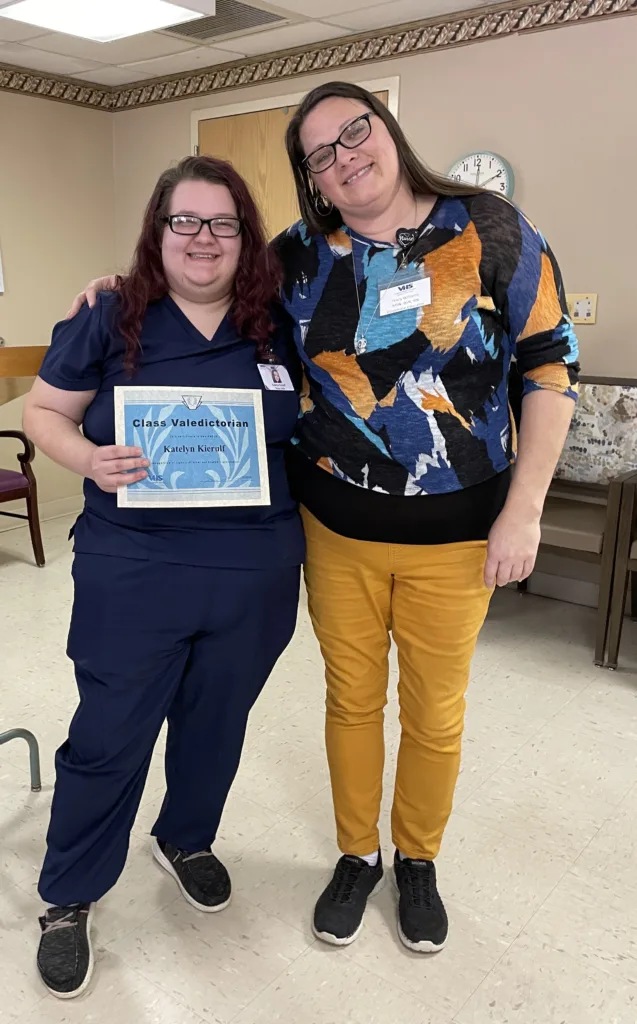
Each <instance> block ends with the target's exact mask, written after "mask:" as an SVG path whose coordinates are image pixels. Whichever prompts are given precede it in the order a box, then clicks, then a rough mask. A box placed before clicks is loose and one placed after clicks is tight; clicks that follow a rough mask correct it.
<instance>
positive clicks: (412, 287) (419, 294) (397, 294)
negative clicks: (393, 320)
mask: <svg viewBox="0 0 637 1024" xmlns="http://www.w3.org/2000/svg"><path fill="white" fill-rule="evenodd" d="M378 290H379V296H380V303H379V307H380V308H379V313H380V316H389V315H390V314H391V313H402V312H403V310H406V309H420V308H421V307H422V306H430V305H431V274H430V273H428V271H426V270H423V269H422V268H419V269H417V270H399V271H398V273H397V274H396V275H395V277H394V278H393V279H392V280H391V281H381V282H380V284H379V286H378Z"/></svg>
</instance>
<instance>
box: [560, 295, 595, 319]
mask: <svg viewBox="0 0 637 1024" xmlns="http://www.w3.org/2000/svg"><path fill="white" fill-rule="evenodd" d="M566 304H567V306H568V311H569V314H570V317H571V320H572V321H573V323H574V324H594V323H597V295H596V294H595V293H594V292H581V293H577V294H575V293H572V294H569V295H567V296H566Z"/></svg>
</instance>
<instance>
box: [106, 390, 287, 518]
mask: <svg viewBox="0 0 637 1024" xmlns="http://www.w3.org/2000/svg"><path fill="white" fill-rule="evenodd" d="M115 439H116V443H117V444H119V445H126V446H129V447H134V448H141V449H142V452H143V453H144V458H146V459H148V461H149V463H150V465H149V466H148V476H147V477H146V479H144V480H140V481H139V482H138V483H134V484H130V485H128V486H127V487H120V488H119V489H118V492H117V504H118V506H119V507H120V508H196V507H200V508H214V507H215V506H219V507H224V506H230V505H269V504H270V486H269V478H268V460H267V453H266V446H265V428H264V424H263V403H262V392H261V391H252V390H242V389H231V390H224V389H221V388H179V387H166V388H161V387H158V388H155V387H135V386H134V385H132V386H127V387H116V388H115Z"/></svg>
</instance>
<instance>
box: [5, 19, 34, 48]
mask: <svg viewBox="0 0 637 1024" xmlns="http://www.w3.org/2000/svg"><path fill="white" fill-rule="evenodd" d="M43 34H44V30H43V29H41V28H38V27H37V26H36V25H25V24H24V22H20V21H11V19H10V18H0V41H3V42H5V43H19V42H22V40H24V39H33V38H34V37H35V36H41V35H43Z"/></svg>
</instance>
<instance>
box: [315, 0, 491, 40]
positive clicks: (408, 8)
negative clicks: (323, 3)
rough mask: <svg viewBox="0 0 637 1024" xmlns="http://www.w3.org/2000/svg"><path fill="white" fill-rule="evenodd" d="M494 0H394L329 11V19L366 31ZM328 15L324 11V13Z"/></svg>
mask: <svg viewBox="0 0 637 1024" xmlns="http://www.w3.org/2000/svg"><path fill="white" fill-rule="evenodd" d="M492 2H493V0H392V2H391V3H384V4H374V5H373V6H367V7H364V8H361V9H360V10H356V11H351V12H350V13H348V14H336V15H334V16H332V15H330V21H331V22H332V23H333V24H335V25H341V26H342V27H343V28H349V29H354V30H355V31H358V32H365V31H368V30H369V29H375V28H385V27H387V26H388V25H402V24H405V23H406V22H408V21H421V20H423V19H425V18H437V17H438V16H440V15H445V14H453V13H454V12H456V11H463V10H469V9H470V8H471V7H479V6H481V5H482V6H484V5H485V4H486V3H492ZM322 17H325V15H322Z"/></svg>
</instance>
